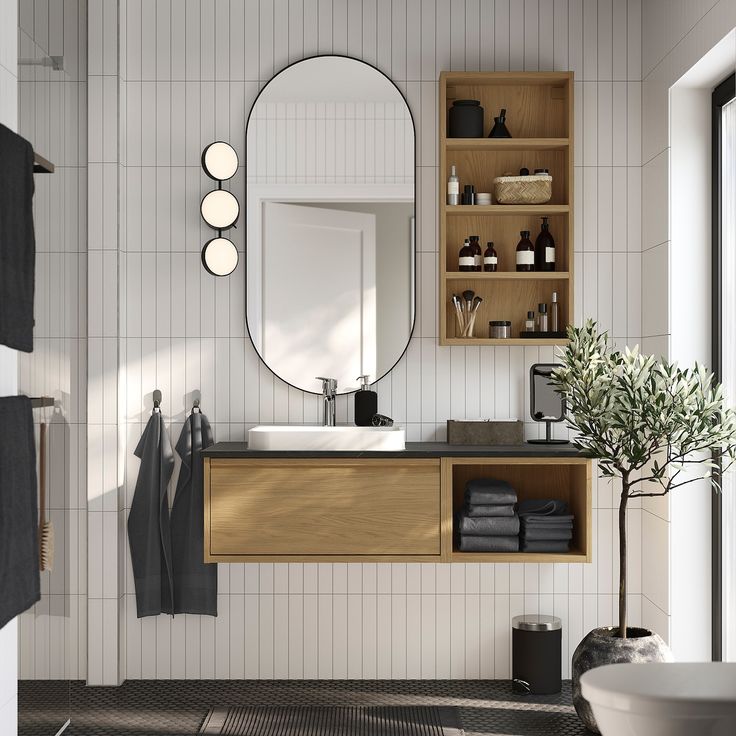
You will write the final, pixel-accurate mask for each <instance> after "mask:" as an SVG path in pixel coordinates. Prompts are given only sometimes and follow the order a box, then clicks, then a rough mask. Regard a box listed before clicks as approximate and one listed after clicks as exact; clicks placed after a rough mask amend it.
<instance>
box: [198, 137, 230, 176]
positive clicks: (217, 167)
mask: <svg viewBox="0 0 736 736" xmlns="http://www.w3.org/2000/svg"><path fill="white" fill-rule="evenodd" d="M202 168H203V169H204V173H205V174H207V176H209V177H210V179H214V180H215V181H225V180H227V179H232V177H233V176H235V172H236V171H237V170H238V154H237V153H236V152H235V149H234V148H233V147H232V146H231V145H230V144H229V143H225V142H224V141H215V142H214V143H210V144H209V146H207V148H205V149H204V151H202Z"/></svg>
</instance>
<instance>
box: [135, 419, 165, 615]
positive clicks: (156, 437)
mask: <svg viewBox="0 0 736 736" xmlns="http://www.w3.org/2000/svg"><path fill="white" fill-rule="evenodd" d="M135 454H136V456H137V457H139V458H140V459H141V466H140V469H139V470H138V480H137V481H136V484H135V494H134V495H133V503H132V504H131V506H130V514H129V516H128V539H129V541H130V556H131V559H132V562H133V578H134V581H135V599H136V604H137V607H138V618H141V617H143V616H158V614H159V613H173V612H174V600H173V590H172V589H173V574H172V569H171V529H170V526H169V501H168V496H167V493H166V488H167V487H168V485H169V481H170V480H171V473H172V472H173V470H174V451H173V450H172V449H171V442H170V441H169V435H168V433H167V432H166V427H165V426H164V420H163V417H162V416H161V412H159V411H154V412H153V413H152V414H151V418H150V419H149V420H148V424H147V425H146V429H145V430H144V432H143V435H142V436H141V439H140V442H139V443H138V447H136V448H135Z"/></svg>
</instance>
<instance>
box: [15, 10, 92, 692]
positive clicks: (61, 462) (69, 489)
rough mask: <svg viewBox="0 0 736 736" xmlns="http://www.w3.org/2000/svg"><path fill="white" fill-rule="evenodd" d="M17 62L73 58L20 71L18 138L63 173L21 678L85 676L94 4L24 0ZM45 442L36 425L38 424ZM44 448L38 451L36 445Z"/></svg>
mask: <svg viewBox="0 0 736 736" xmlns="http://www.w3.org/2000/svg"><path fill="white" fill-rule="evenodd" d="M17 5H18V11H19V12H18V23H17V28H14V33H15V34H16V35H17V38H18V53H17V57H19V58H21V59H25V60H33V61H36V62H42V61H43V60H44V59H47V58H48V57H49V56H61V57H63V70H59V71H57V70H55V69H53V68H51V67H49V66H42V65H33V64H23V65H22V66H19V67H18V77H19V78H18V92H17V100H18V132H19V133H20V134H21V135H22V136H24V137H25V138H26V139H28V140H29V141H30V142H31V144H32V145H33V147H34V149H35V150H36V151H37V152H38V153H39V154H41V155H42V156H44V157H45V158H47V159H49V160H50V161H51V162H52V163H53V164H54V165H55V167H56V170H55V172H54V173H53V174H36V175H35V177H34V184H35V194H34V200H33V211H34V224H35V234H36V288H35V303H34V317H35V321H36V324H35V327H34V345H33V352H32V353H18V356H19V357H18V368H19V371H18V374H19V380H18V387H19V390H20V391H21V392H22V393H25V394H27V395H29V396H51V397H53V398H54V400H55V406H54V408H53V409H50V408H48V409H38V410H36V411H34V420H35V421H36V423H37V424H38V423H39V422H40V421H45V422H46V423H47V425H48V452H47V459H48V475H47V477H48V488H47V491H48V494H47V500H48V508H49V517H50V520H51V522H52V523H53V525H54V535H55V554H54V558H55V559H54V565H53V570H52V571H51V572H43V573H41V600H40V601H39V602H38V603H37V604H36V605H34V606H33V607H32V608H30V609H29V610H28V611H26V612H25V613H23V615H22V616H20V617H19V641H20V647H19V652H18V664H19V673H20V677H21V678H24V679H27V678H38V679H82V678H84V677H85V675H86V670H87V624H86V618H87V599H86V592H87V584H86V571H87V544H86V538H87V534H86V527H87V512H86V505H87V504H86V495H87V494H86V474H85V466H86V447H87V429H86V415H87V411H86V400H87V386H86V380H87V340H86V338H87V300H86V291H87V290H86V272H87V170H86V161H87V141H86V130H87V128H86V119H87V66H86V59H87V26H86V22H87V4H86V2H85V1H84V0H66V2H64V3H48V2H47V3H37V2H34V0H20V2H18V3H17ZM36 441H37V443H38V427H36ZM37 447H38V444H37Z"/></svg>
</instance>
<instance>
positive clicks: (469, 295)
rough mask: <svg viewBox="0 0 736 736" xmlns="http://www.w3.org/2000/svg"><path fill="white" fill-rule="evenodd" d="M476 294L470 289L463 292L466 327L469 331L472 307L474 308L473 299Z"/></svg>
mask: <svg viewBox="0 0 736 736" xmlns="http://www.w3.org/2000/svg"><path fill="white" fill-rule="evenodd" d="M474 296H475V292H474V291H471V290H470V289H468V290H467V291H464V292H463V299H465V327H466V329H467V326H468V320H469V319H470V307H472V306H473V297H474Z"/></svg>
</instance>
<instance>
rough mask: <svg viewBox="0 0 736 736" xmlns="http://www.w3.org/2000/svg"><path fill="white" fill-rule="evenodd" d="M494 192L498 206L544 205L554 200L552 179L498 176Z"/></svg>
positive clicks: (547, 177)
mask: <svg viewBox="0 0 736 736" xmlns="http://www.w3.org/2000/svg"><path fill="white" fill-rule="evenodd" d="M493 191H494V194H495V195H496V202H498V204H544V203H545V202H549V201H550V199H552V177H551V176H549V175H544V176H540V175H533V176H497V177H496V178H495V179H494V180H493Z"/></svg>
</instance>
